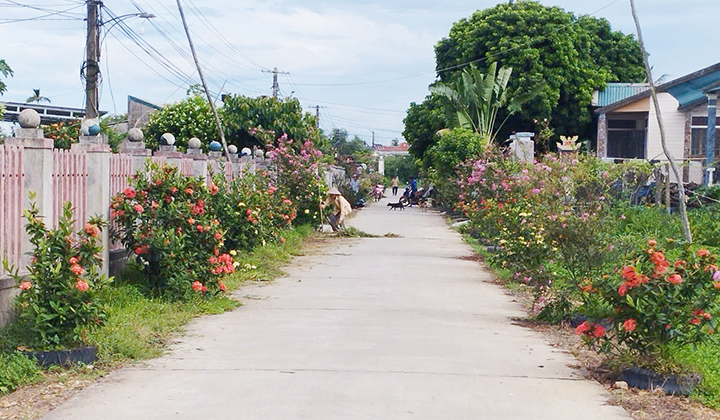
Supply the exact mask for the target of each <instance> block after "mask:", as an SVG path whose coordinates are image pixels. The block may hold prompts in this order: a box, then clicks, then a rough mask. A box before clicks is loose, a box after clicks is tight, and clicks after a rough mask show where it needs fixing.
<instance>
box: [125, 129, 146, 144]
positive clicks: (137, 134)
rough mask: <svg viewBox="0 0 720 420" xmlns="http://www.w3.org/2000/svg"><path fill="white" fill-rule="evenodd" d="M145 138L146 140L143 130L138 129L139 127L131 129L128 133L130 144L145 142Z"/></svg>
mask: <svg viewBox="0 0 720 420" xmlns="http://www.w3.org/2000/svg"><path fill="white" fill-rule="evenodd" d="M143 138H145V135H144V134H143V132H142V130H141V129H139V128H137V127H136V128H131V129H130V130H129V131H128V134H127V139H128V141H130V142H133V143H138V142H141V141H143Z"/></svg>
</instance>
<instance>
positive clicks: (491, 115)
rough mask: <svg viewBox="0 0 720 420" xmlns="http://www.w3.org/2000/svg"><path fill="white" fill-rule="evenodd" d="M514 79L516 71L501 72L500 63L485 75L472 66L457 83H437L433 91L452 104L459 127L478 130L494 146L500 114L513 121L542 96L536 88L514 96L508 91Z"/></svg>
mask: <svg viewBox="0 0 720 420" xmlns="http://www.w3.org/2000/svg"><path fill="white" fill-rule="evenodd" d="M511 75H512V67H507V66H503V67H502V68H501V69H500V70H498V69H497V63H492V64H491V65H490V67H489V68H488V71H487V73H481V72H480V71H478V69H477V67H475V65H474V64H472V65H470V67H468V68H465V69H464V70H463V72H462V75H461V77H460V78H458V79H457V80H456V81H455V82H453V83H437V84H436V85H435V86H433V87H432V88H431V89H430V90H431V91H432V92H434V93H438V94H440V95H443V96H445V97H446V98H448V99H449V100H450V107H451V109H452V110H453V112H454V113H455V115H456V117H457V127H462V128H466V129H471V130H474V131H475V132H476V133H478V134H479V135H480V136H482V137H483V138H484V139H485V140H486V142H487V143H490V142H492V141H493V140H495V136H496V135H497V130H498V129H499V127H497V128H496V120H497V116H498V112H499V111H501V110H504V111H505V114H506V115H507V116H508V117H509V116H510V115H512V114H514V113H516V112H518V111H520V107H521V106H522V104H524V103H525V102H527V101H528V100H530V99H532V98H533V97H535V96H537V95H538V93H539V88H538V87H535V88H533V89H532V90H530V91H528V92H523V93H521V94H518V95H515V96H511V95H510V94H509V91H508V89H507V86H508V82H509V81H510V76H511ZM506 120H507V117H506V118H505V121H506ZM505 121H503V122H502V123H501V124H500V127H502V125H503V124H504V123H505Z"/></svg>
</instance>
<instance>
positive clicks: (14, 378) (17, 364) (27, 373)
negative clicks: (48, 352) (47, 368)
mask: <svg viewBox="0 0 720 420" xmlns="http://www.w3.org/2000/svg"><path fill="white" fill-rule="evenodd" d="M42 377H43V376H42V369H40V366H38V364H37V363H36V362H35V361H34V360H31V359H30V358H28V357H27V356H26V355H24V354H22V353H20V352H13V353H0V395H2V394H7V393H10V392H12V391H14V390H16V389H17V388H19V387H21V386H23V385H25V384H30V383H33V382H37V381H38V380H40V379H42Z"/></svg>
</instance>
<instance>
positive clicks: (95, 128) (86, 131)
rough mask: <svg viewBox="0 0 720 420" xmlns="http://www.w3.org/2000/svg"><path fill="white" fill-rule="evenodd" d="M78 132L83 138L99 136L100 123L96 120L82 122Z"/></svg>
mask: <svg viewBox="0 0 720 420" xmlns="http://www.w3.org/2000/svg"><path fill="white" fill-rule="evenodd" d="M80 132H81V133H82V135H83V136H97V135H98V134H100V121H99V120H98V119H97V118H89V119H86V120H83V122H82V125H81V126H80Z"/></svg>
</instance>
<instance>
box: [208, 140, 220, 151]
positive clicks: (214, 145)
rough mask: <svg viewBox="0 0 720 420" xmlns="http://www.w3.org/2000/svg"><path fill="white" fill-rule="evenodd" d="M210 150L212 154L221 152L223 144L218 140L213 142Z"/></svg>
mask: <svg viewBox="0 0 720 420" xmlns="http://www.w3.org/2000/svg"><path fill="white" fill-rule="evenodd" d="M209 148H210V151H211V152H219V151H220V150H221V149H222V144H220V142H219V141H217V140H213V141H211V142H210V146H209Z"/></svg>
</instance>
